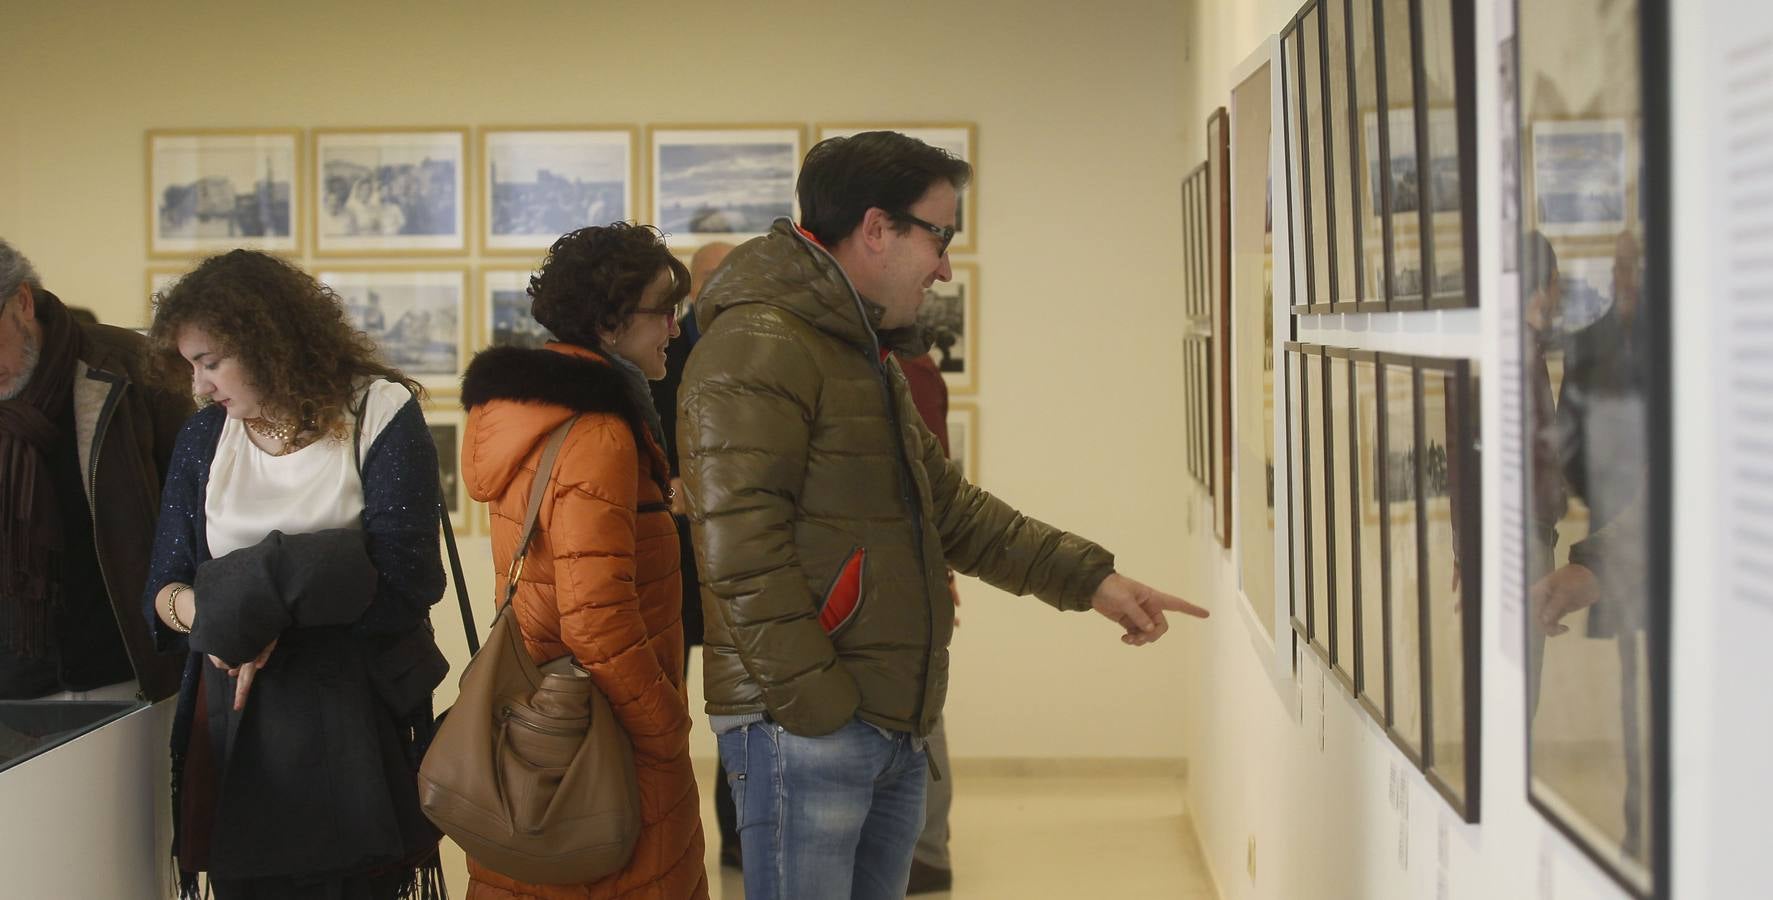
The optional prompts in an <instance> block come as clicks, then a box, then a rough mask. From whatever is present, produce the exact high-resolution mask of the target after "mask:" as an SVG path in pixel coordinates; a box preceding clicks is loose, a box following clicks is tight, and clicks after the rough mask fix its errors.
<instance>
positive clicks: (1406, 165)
mask: <svg viewBox="0 0 1773 900" xmlns="http://www.w3.org/2000/svg"><path fill="white" fill-rule="evenodd" d="M1383 4H1384V7H1383V8H1384V28H1385V105H1386V106H1387V107H1389V110H1390V111H1389V112H1388V113H1387V114H1386V121H1387V122H1388V123H1389V125H1388V128H1387V133H1386V139H1387V143H1388V145H1389V146H1388V147H1387V150H1388V151H1389V152H1390V154H1391V161H1390V169H1391V207H1390V210H1391V215H1390V219H1391V240H1392V254H1391V255H1392V259H1391V292H1392V299H1393V301H1394V302H1395V301H1403V302H1405V303H1411V302H1415V301H1419V300H1421V299H1422V249H1421V241H1422V237H1421V235H1422V229H1421V215H1420V211H1421V209H1422V196H1421V190H1420V187H1419V174H1418V173H1419V167H1418V166H1417V164H1416V113H1415V104H1416V67H1415V64H1414V63H1413V61H1412V59H1411V52H1412V47H1411V40H1410V0H1383ZM1431 118H1432V117H1431ZM1362 121H1363V122H1364V123H1365V124H1364V125H1363V127H1364V128H1365V129H1366V130H1367V136H1368V141H1369V142H1370V143H1377V142H1378V140H1379V118H1378V116H1374V117H1372V119H1370V120H1367V119H1363V120H1362ZM1374 178H1375V187H1377V176H1376V175H1375V176H1374ZM1372 202H1374V203H1375V204H1377V203H1378V202H1379V201H1377V200H1374V201H1372Z"/></svg>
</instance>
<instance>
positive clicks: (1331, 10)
mask: <svg viewBox="0 0 1773 900" xmlns="http://www.w3.org/2000/svg"><path fill="white" fill-rule="evenodd" d="M1321 8H1322V9H1323V11H1324V48H1325V49H1326V50H1328V51H1329V56H1328V57H1327V58H1328V60H1329V62H1328V66H1329V70H1328V71H1329V75H1330V77H1329V79H1328V80H1327V81H1326V82H1325V88H1324V89H1325V90H1326V91H1328V93H1329V101H1330V103H1329V121H1328V124H1327V125H1326V126H1325V130H1324V136H1325V138H1326V139H1327V140H1328V141H1329V144H1330V161H1329V163H1328V165H1329V167H1330V175H1331V185H1332V187H1333V188H1334V190H1335V193H1334V195H1333V196H1331V198H1330V211H1331V213H1332V214H1333V215H1334V216H1335V223H1334V224H1335V228H1334V234H1335V240H1336V246H1335V252H1336V265H1335V269H1336V288H1335V294H1334V296H1333V301H1334V302H1336V303H1353V302H1354V301H1355V300H1356V299H1357V298H1358V297H1359V295H1360V274H1361V261H1360V257H1359V255H1357V254H1356V253H1355V249H1354V223H1355V215H1354V195H1353V190H1354V179H1353V178H1352V177H1351V175H1350V173H1351V172H1352V171H1353V169H1354V166H1353V165H1352V164H1351V162H1350V160H1349V157H1348V154H1349V143H1350V142H1349V140H1348V21H1347V16H1345V15H1344V8H1343V0H1327V2H1325V3H1323V4H1321Z"/></svg>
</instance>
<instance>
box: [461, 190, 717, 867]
mask: <svg viewBox="0 0 1773 900" xmlns="http://www.w3.org/2000/svg"><path fill="white" fill-rule="evenodd" d="M688 293H689V272H688V271H687V270H686V269H685V268H684V265H683V263H681V262H679V261H678V260H677V258H676V257H674V256H672V255H671V253H670V251H669V250H667V249H666V248H665V243H664V241H663V239H662V237H661V236H660V234H659V233H658V232H657V231H655V230H653V229H652V228H649V227H646V226H640V225H629V224H626V223H622V222H618V223H615V224H613V225H608V226H600V227H592V228H583V229H580V230H578V231H574V232H571V233H569V234H567V235H565V236H564V237H562V238H560V240H558V241H556V242H555V243H554V246H553V247H552V248H551V249H550V250H549V251H548V258H547V260H546V261H545V262H544V263H543V264H542V268H541V271H540V273H539V274H537V275H536V276H535V277H533V278H531V279H530V286H529V295H530V297H531V298H532V302H531V305H530V312H531V314H532V315H533V316H535V318H536V321H537V322H538V323H540V324H541V325H543V326H545V327H546V328H547V329H548V330H549V331H550V332H552V333H553V334H554V336H555V337H556V340H555V341H554V342H553V343H549V344H547V345H545V346H543V347H542V348H540V349H525V348H518V347H500V348H495V349H491V350H486V351H483V352H482V353H480V354H479V355H478V356H476V357H475V358H474V361H473V363H472V364H471V365H470V366H469V367H468V373H467V375H466V377H464V378H463V380H462V404H463V405H464V406H466V407H467V408H468V427H467V433H466V435H465V437H464V440H463V448H462V461H463V462H462V474H463V477H465V478H466V479H467V480H468V490H469V493H470V494H471V495H472V496H473V497H474V499H476V500H481V501H485V502H487V503H489V504H490V507H491V512H492V532H493V534H492V549H493V562H494V570H495V571H497V572H501V573H503V572H506V571H507V570H508V568H509V566H510V564H511V558H512V556H513V555H515V553H516V549H517V543H518V540H519V539H520V537H521V535H520V533H519V532H520V530H521V529H522V527H523V520H524V513H525V507H526V506H527V505H528V500H529V494H530V488H531V486H532V484H533V483H534V481H535V478H536V473H537V470H538V463H539V461H540V458H541V455H542V450H543V446H544V444H545V443H546V442H547V440H548V436H549V434H550V433H551V432H553V431H554V429H555V428H557V427H558V426H559V425H561V423H563V422H566V421H567V420H568V419H570V418H572V417H573V416H578V420H577V421H576V422H575V423H574V424H573V425H572V427H571V429H570V431H569V432H568V434H567V436H566V439H565V442H564V443H563V444H562V446H561V448H560V451H559V456H558V457H557V458H556V460H555V465H554V469H553V471H552V474H551V475H550V476H549V482H550V483H549V484H548V485H547V486H546V488H545V494H544V499H543V501H542V504H541V509H540V514H539V517H538V519H537V530H536V536H535V539H534V542H533V543H532V544H531V545H530V552H529V556H528V558H527V560H526V563H525V565H524V568H523V570H522V574H521V575H520V576H519V577H520V579H521V581H520V583H519V584H518V587H517V592H516V595H515V596H514V597H513V598H512V600H511V602H512V603H513V604H514V605H515V607H516V613H517V616H516V621H517V623H518V624H519V627H520V628H521V630H522V632H523V639H524V642H525V644H526V645H527V647H528V649H529V652H530V655H531V657H533V658H534V659H535V660H536V661H537V662H543V661H547V660H553V659H558V658H560V657H563V656H566V655H568V654H571V656H572V657H573V659H574V660H575V661H576V662H577V663H578V665H579V666H580V667H582V668H584V669H585V670H586V671H587V672H589V673H590V676H591V678H592V679H593V680H594V681H595V682H596V684H597V686H598V688H600V689H601V690H602V691H603V693H604V695H605V696H607V697H608V698H609V701H610V705H611V707H612V709H614V711H615V714H616V717H617V718H618V719H619V720H620V722H621V725H622V728H623V729H624V730H625V731H626V732H627V733H628V736H629V738H630V739H631V740H632V742H633V745H634V768H635V776H636V778H637V779H638V781H639V795H640V810H641V816H640V818H641V830H640V835H639V838H638V840H637V841H636V843H635V846H634V854H633V856H632V857H630V859H629V861H628V864H627V866H626V867H624V868H623V869H621V870H620V871H617V872H615V873H613V874H611V875H609V876H607V877H605V878H603V879H601V880H599V881H596V882H594V883H591V884H576V885H536V884H525V883H522V882H519V881H517V880H515V879H513V878H509V877H507V876H505V875H502V874H500V873H498V872H495V871H493V870H492V869H489V868H487V867H486V866H484V865H481V864H480V863H479V862H477V861H475V860H473V859H470V860H469V861H468V874H469V877H470V879H471V881H470V883H469V888H468V896H469V897H470V898H476V900H515V898H524V900H531V898H548V900H557V898H573V900H580V898H615V897H621V898H631V900H642V898H645V900H686V898H705V897H707V896H708V878H707V874H706V872H705V871H704V869H703V865H702V823H701V816H700V808H699V805H698V803H697V800H696V782H695V774H694V773H693V772H692V771H691V769H690V759H689V731H690V711H689V705H688V704H689V699H688V695H687V694H686V693H685V691H684V685H683V678H684V666H683V660H684V647H683V618H682V616H683V602H682V595H681V592H680V591H681V588H680V586H679V581H678V578H679V575H678V564H679V558H680V556H679V553H678V545H677V526H676V523H675V521H674V520H673V519H672V517H671V509H670V502H669V501H670V497H671V489H670V486H669V482H670V470H669V468H668V466H667V464H666V461H665V452H664V439H663V437H662V436H661V431H660V425H659V416H658V412H657V411H656V409H655V408H654V406H653V403H652V395H651V393H650V392H649V390H648V388H647V381H648V380H649V379H653V380H656V379H659V378H662V377H664V375H665V346H666V345H667V344H668V343H670V341H671V339H672V338H674V337H676V336H677V333H678V332H677V316H678V309H677V305H678V303H679V302H681V301H682V300H683V298H684V297H685V296H686V295H687V294H688ZM503 592H504V585H502V584H501V585H500V586H499V591H498V595H499V596H503Z"/></svg>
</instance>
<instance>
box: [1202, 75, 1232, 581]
mask: <svg viewBox="0 0 1773 900" xmlns="http://www.w3.org/2000/svg"><path fill="white" fill-rule="evenodd" d="M1207 174H1208V177H1209V182H1208V186H1207V234H1208V236H1209V237H1210V240H1209V242H1208V253H1207V261H1208V267H1207V269H1208V272H1209V274H1210V276H1211V277H1210V278H1209V279H1208V282H1207V283H1208V285H1209V290H1208V296H1209V298H1210V302H1211V303H1212V313H1211V314H1212V317H1213V358H1212V360H1211V365H1212V369H1213V373H1212V374H1213V384H1214V388H1215V389H1214V391H1213V398H1212V403H1213V423H1214V435H1213V444H1214V445H1215V446H1214V452H1213V453H1212V459H1213V465H1214V467H1215V469H1214V473H1213V474H1214V479H1213V480H1214V482H1215V483H1216V484H1218V485H1219V486H1220V488H1221V490H1220V491H1219V495H1218V501H1219V502H1218V503H1216V504H1214V507H1213V509H1214V515H1213V533H1214V535H1216V536H1217V537H1218V538H1219V546H1220V547H1221V548H1223V549H1226V550H1230V549H1231V493H1232V492H1231V454H1232V444H1231V431H1232V427H1231V426H1232V409H1231V338H1232V329H1231V326H1232V321H1231V115H1230V114H1229V113H1227V112H1226V111H1225V107H1223V106H1221V107H1219V108H1218V109H1216V110H1214V111H1213V114H1212V115H1210V116H1208V117H1207Z"/></svg>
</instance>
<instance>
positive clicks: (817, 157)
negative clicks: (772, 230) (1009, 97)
mask: <svg viewBox="0 0 1773 900" xmlns="http://www.w3.org/2000/svg"><path fill="white" fill-rule="evenodd" d="M972 177H973V167H972V166H971V165H969V164H968V163H967V162H966V161H965V160H963V159H958V158H956V157H954V156H953V155H951V154H950V153H948V151H946V150H943V149H941V148H939V147H932V146H930V145H929V144H926V143H924V142H923V141H920V140H918V139H917V138H913V137H906V136H905V135H902V134H900V133H898V132H896V131H864V132H862V133H861V134H855V135H850V136H849V137H834V138H828V139H826V140H823V141H820V142H819V143H818V144H816V145H814V146H813V149H812V150H810V151H808V152H807V155H806V160H805V161H804V162H802V163H801V165H800V180H799V181H798V182H797V183H796V184H795V188H794V190H795V194H796V195H798V197H799V199H800V223H801V227H803V228H805V229H806V230H807V231H810V232H812V233H813V236H814V237H816V238H818V239H819V243H822V244H824V245H825V246H827V247H835V246H837V245H838V244H839V243H842V242H843V240H844V239H845V238H847V237H849V236H850V233H851V232H853V231H855V230H856V226H857V225H859V224H861V222H862V217H863V216H865V215H867V214H868V210H869V209H871V208H875V207H878V208H880V209H883V210H885V211H886V212H887V213H888V214H889V215H893V216H895V217H897V216H899V215H903V214H905V213H906V212H908V211H909V210H910V209H911V205H912V204H914V203H916V202H917V201H918V200H921V199H922V198H923V195H924V194H925V193H928V192H929V189H930V188H931V187H933V186H934V185H935V184H936V182H938V181H946V182H948V183H949V184H951V185H953V186H954V189H955V190H956V191H959V190H961V189H963V188H965V187H966V186H967V182H968V181H970V180H972ZM898 225H899V231H900V232H901V233H903V232H904V231H905V230H906V229H907V228H909V227H910V223H908V222H903V221H900V222H899V223H898Z"/></svg>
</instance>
